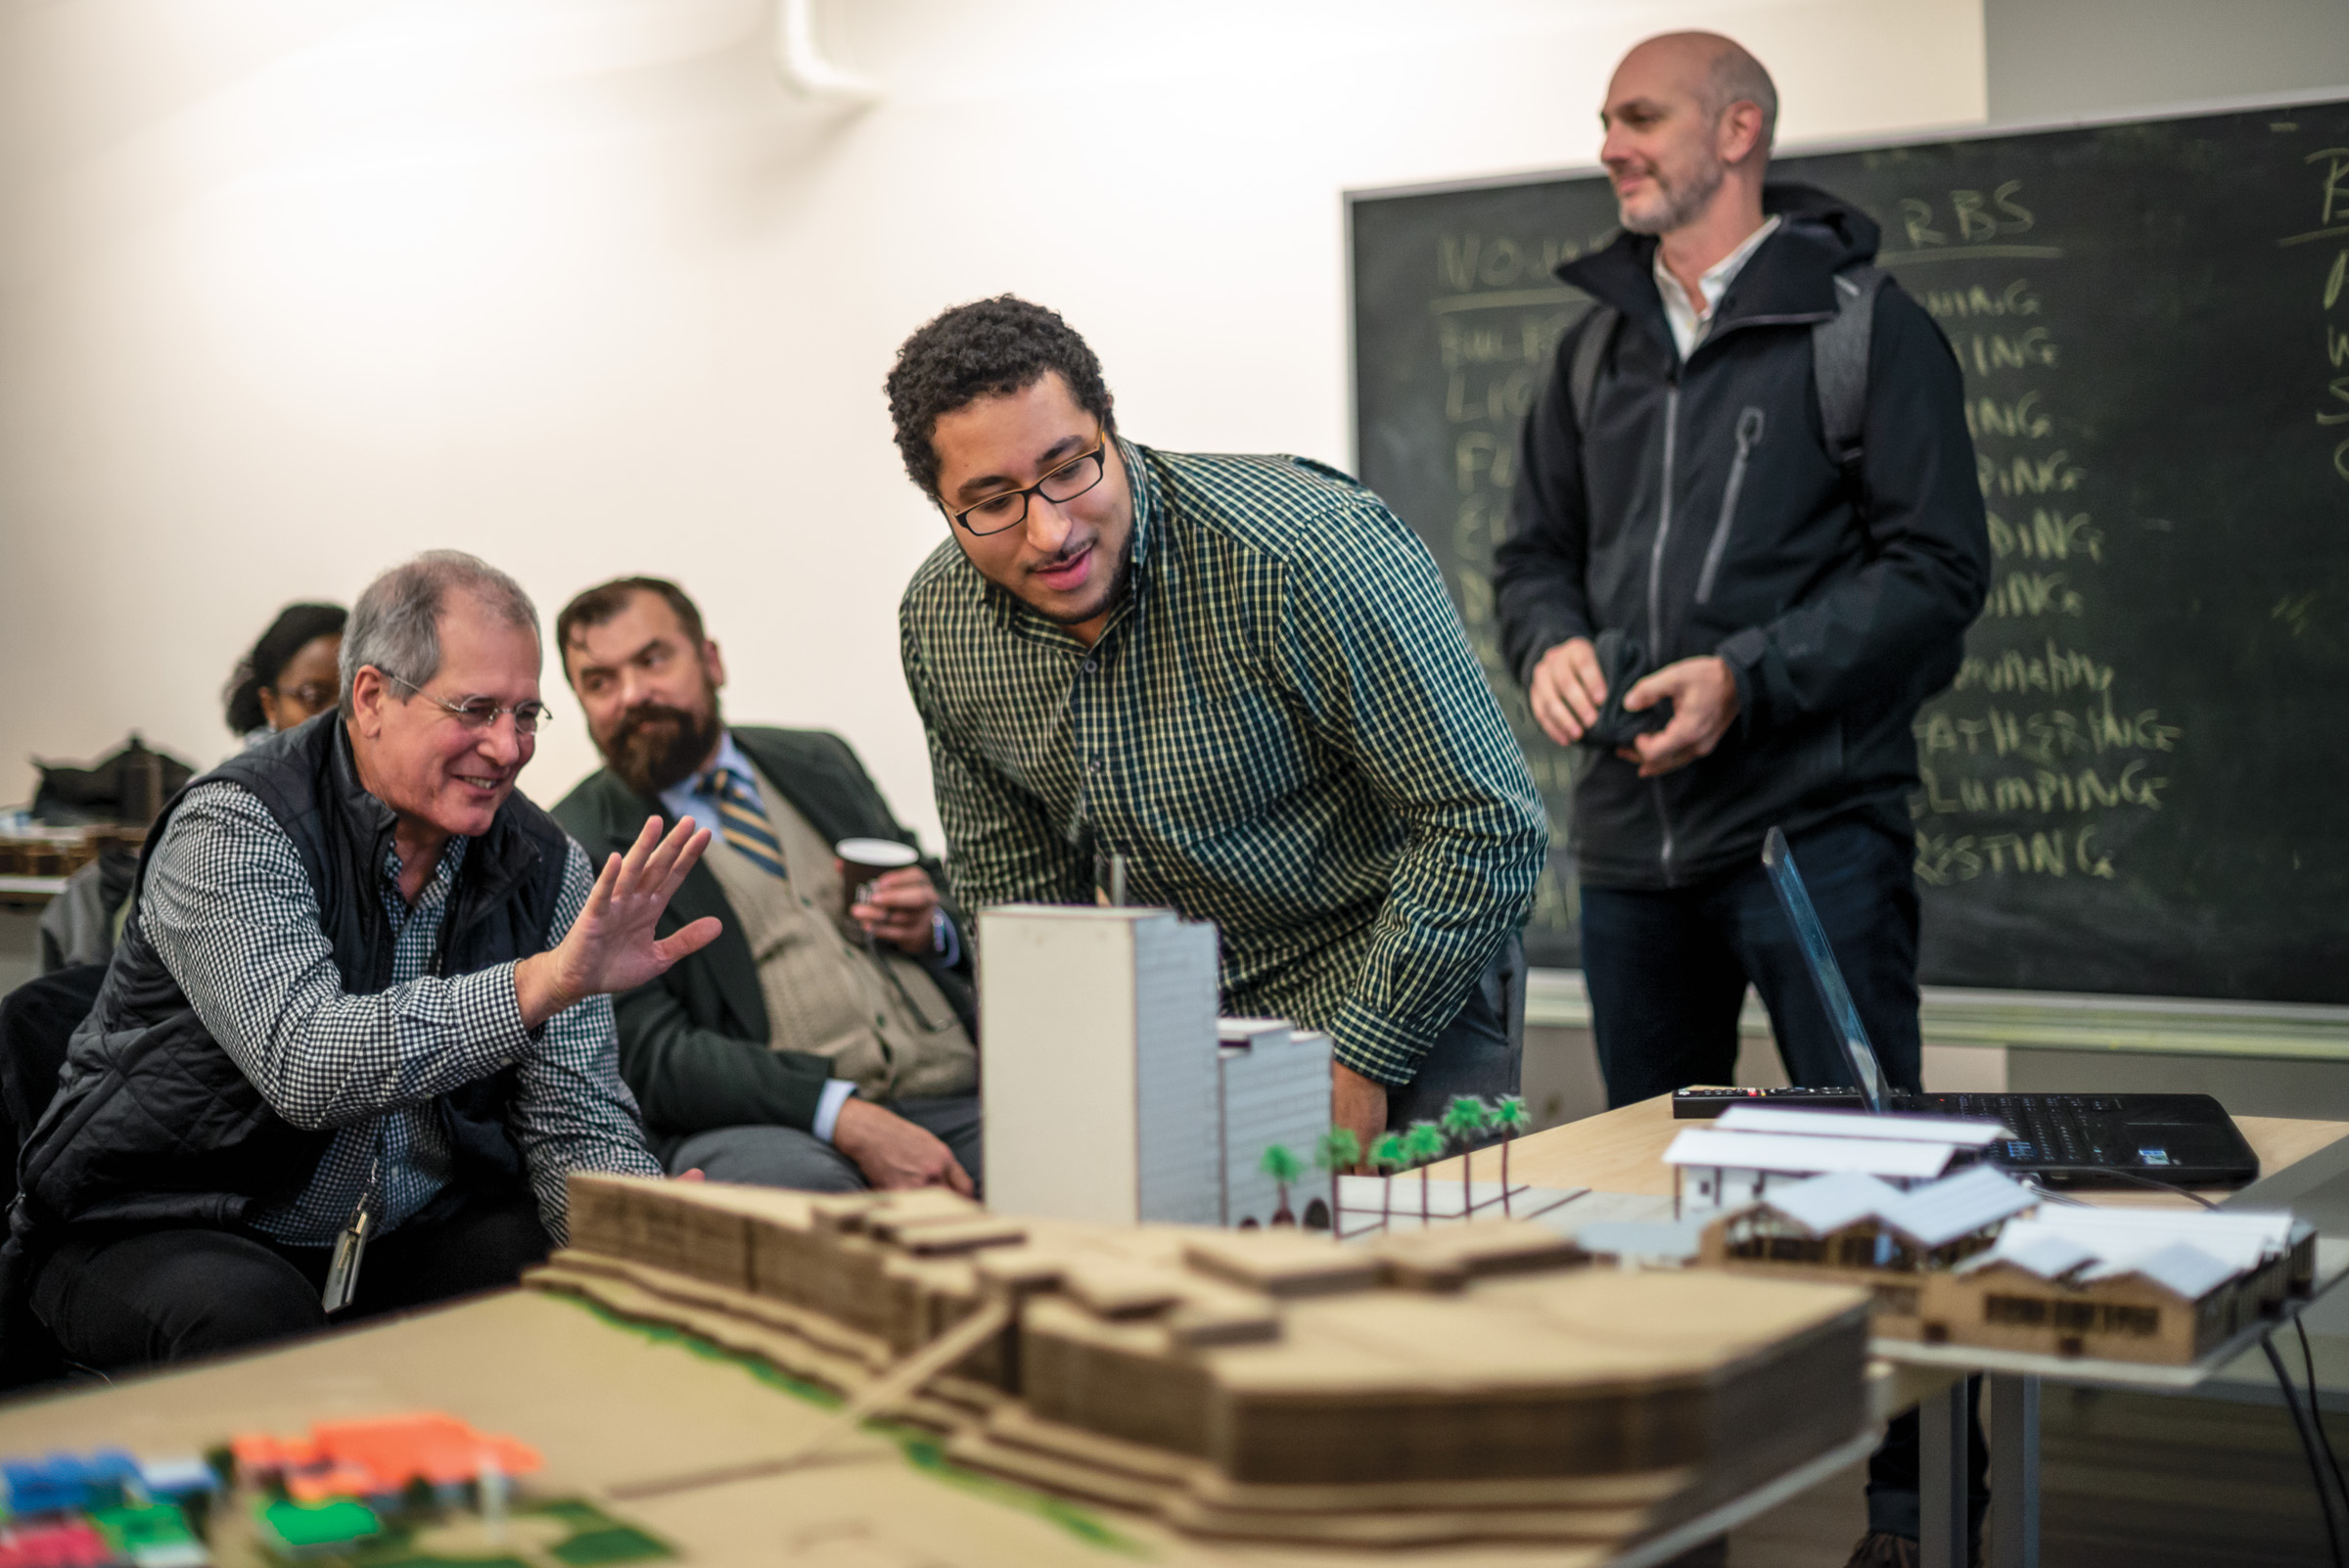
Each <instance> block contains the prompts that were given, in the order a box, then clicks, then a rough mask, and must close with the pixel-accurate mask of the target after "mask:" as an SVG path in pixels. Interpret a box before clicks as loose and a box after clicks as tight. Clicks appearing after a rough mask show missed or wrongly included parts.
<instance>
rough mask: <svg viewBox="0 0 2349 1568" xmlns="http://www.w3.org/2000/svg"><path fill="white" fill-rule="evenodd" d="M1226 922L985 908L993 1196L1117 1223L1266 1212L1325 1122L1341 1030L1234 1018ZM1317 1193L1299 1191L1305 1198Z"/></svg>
mask: <svg viewBox="0 0 2349 1568" xmlns="http://www.w3.org/2000/svg"><path fill="white" fill-rule="evenodd" d="M1217 995H1218V991H1217V966H1216V928H1215V927H1214V926H1213V925H1210V924H1207V923H1204V922H1193V921H1187V920H1183V919H1181V918H1179V917H1178V916H1177V915H1175V914H1174V912H1173V911H1171V910H1166V909H1128V908H1100V907H1094V906H1087V905H1082V904H1079V905H1059V904H1051V905H1046V904H1007V905H1004V906H1003V907H1000V908H994V909H989V910H986V911H984V912H983V913H982V914H981V915H980V917H979V1004H980V1012H981V1029H982V1034H983V1036H984V1038H985V1039H986V1040H987V1070H986V1079H985V1083H984V1084H983V1087H982V1091H981V1101H982V1114H983V1116H984V1118H985V1123H986V1137H987V1151H988V1153H987V1203H988V1207H989V1208H990V1209H992V1210H994V1211H995V1212H996V1213H998V1214H1006V1215H1035V1216H1040V1217H1049V1218H1054V1219H1062V1220H1087V1221H1094V1222H1110V1223H1131V1222H1136V1221H1145V1220H1149V1221H1166V1222H1180V1223H1188V1224H1208V1225H1213V1224H1240V1223H1244V1222H1249V1221H1254V1222H1256V1223H1258V1224H1264V1223H1267V1222H1269V1221H1270V1220H1271V1219H1272V1217H1273V1213H1274V1210H1275V1209H1276V1207H1277V1205H1278V1202H1279V1194H1278V1190H1277V1187H1276V1184H1275V1183H1274V1182H1273V1180H1272V1178H1271V1177H1270V1176H1267V1175H1265V1174H1264V1171H1263V1169H1262V1163H1263V1160H1264V1155H1265V1150H1266V1149H1267V1147H1269V1146H1270V1145H1272V1144H1275V1143H1277V1144H1281V1145H1283V1146H1284V1147H1286V1148H1287V1149H1288V1150H1289V1151H1290V1152H1291V1153H1292V1154H1294V1155H1295V1156H1296V1157H1297V1159H1298V1160H1299V1162H1300V1163H1301V1164H1303V1165H1305V1166H1306V1167H1307V1168H1308V1169H1311V1165H1312V1161H1313V1153H1314V1149H1315V1146H1316V1145H1317V1144H1318V1143H1319V1141H1320V1139H1321V1136H1322V1134H1323V1133H1325V1132H1326V1131H1328V1130H1329V1081H1330V1040H1329V1037H1328V1036H1326V1035H1320V1034H1315V1033H1313V1032H1312V1031H1305V1030H1294V1029H1292V1028H1291V1027H1290V1025H1289V1024H1288V1023H1287V1022H1286V1021H1284V1020H1281V1019H1263V1018H1252V1019H1234V1020H1229V1021H1226V1022H1222V1023H1220V1022H1219V1020H1218V1019H1217V1017H1216V1006H1217ZM1309 1201H1310V1195H1309V1194H1307V1193H1304V1192H1302V1191H1300V1192H1297V1193H1294V1194H1292V1197H1291V1205H1292V1210H1293V1211H1300V1210H1302V1209H1303V1208H1304V1207H1305V1205H1306V1203H1307V1202H1309Z"/></svg>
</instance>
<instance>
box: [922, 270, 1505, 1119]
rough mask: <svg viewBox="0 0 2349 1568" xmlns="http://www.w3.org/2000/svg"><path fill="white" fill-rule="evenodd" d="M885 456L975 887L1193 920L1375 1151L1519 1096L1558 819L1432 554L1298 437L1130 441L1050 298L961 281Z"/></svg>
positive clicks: (1231, 982)
mask: <svg viewBox="0 0 2349 1568" xmlns="http://www.w3.org/2000/svg"><path fill="white" fill-rule="evenodd" d="M889 398H890V409H891V413H892V415H893V417H894V418H895V420H896V424H897V440H898V451H899V454H900V455H901V456H902V457H903V459H904V463H905V469H906V472H907V474H908V475H909V476H911V478H912V480H913V482H914V484H916V485H917V486H919V487H920V488H921V490H922V491H923V492H924V493H925V494H926V495H927V496H929V497H930V499H931V500H932V501H933V503H934V504H936V505H937V506H938V507H939V509H940V510H941V511H942V512H943V513H944V515H945V520H946V527H947V530H948V532H949V535H950V537H949V539H948V541H947V542H944V543H942V544H941V545H940V546H939V548H938V549H937V551H936V552H935V553H933V554H932V555H931V557H930V559H929V561H928V562H926V563H925V564H924V565H923V566H922V568H921V570H920V571H918V572H917V573H915V575H914V578H913V581H912V584H911V585H910V586H909V587H908V588H907V589H906V591H905V597H904V600H903V603H902V604H901V606H900V608H899V612H898V618H899V630H900V638H901V643H902V648H903V654H904V661H905V679H906V683H907V684H908V685H909V686H910V687H911V688H912V692H913V700H914V704H915V706H916V707H917V708H918V709H919V710H920V712H921V715H922V720H923V722H924V724H925V725H926V726H927V728H928V730H929V736H930V757H931V768H932V772H933V775H934V777H935V781H936V785H937V791H938V804H939V811H940V814H941V816H942V817H943V818H944V826H945V832H946V846H947V852H948V862H947V863H948V871H949V874H950V877H951V880H952V883H953V887H954V891H955V893H956V894H957V895H958V897H959V898H960V899H961V901H962V905H963V907H965V908H968V909H978V908H983V907H985V906H987V905H989V904H995V903H1009V902H1022V901H1031V902H1043V903H1068V902H1089V901H1090V900H1091V899H1093V898H1094V896H1095V892H1096V889H1097V888H1099V887H1101V886H1103V885H1104V883H1105V882H1106V881H1107V880H1108V879H1107V878H1104V877H1102V876H1101V875H1100V874H1099V871H1098V868H1099V867H1100V866H1102V865H1104V864H1108V863H1111V862H1112V861H1113V857H1114V858H1115V859H1118V860H1122V861H1123V863H1124V865H1125V867H1126V876H1125V881H1124V891H1125V892H1126V893H1127V894H1128V896H1129V898H1130V899H1131V901H1134V902H1139V903H1149V904H1161V905H1166V906H1170V907H1173V908H1175V909H1178V910H1180V911H1182V913H1184V914H1185V915H1189V916H1191V917H1193V918H1205V919H1211V920H1214V921H1215V922H1216V923H1217V925H1218V926H1219V927H1221V932H1222V965H1223V973H1222V982H1223V999H1224V1005H1225V1007H1226V1008H1227V1009H1229V1010H1231V1011H1234V1012H1242V1013H1261V1014H1273V1015H1278V1016H1282V1017H1287V1018H1292V1019H1296V1020H1298V1021H1300V1022H1302V1023H1304V1024H1307V1025H1309V1026H1312V1027H1313V1028H1316V1029H1323V1030H1327V1031H1329V1032H1330V1034H1331V1035H1332V1036H1333V1037H1334V1038H1335V1040H1336V1044H1337V1065H1336V1067H1335V1069H1334V1074H1333V1082H1332V1084H1331V1090H1332V1111H1333V1116H1334V1118H1335V1120H1336V1121H1337V1122H1338V1123H1339V1124H1340V1125H1341V1126H1344V1127H1347V1128H1349V1129H1351V1130H1354V1131H1355V1133H1356V1134H1357V1135H1358V1137H1359V1139H1360V1140H1361V1142H1362V1143H1363V1145H1364V1146H1365V1147H1366V1146H1367V1145H1368V1143H1369V1141H1370V1139H1371V1137H1372V1136H1373V1135H1374V1134H1375V1133H1377V1132H1378V1131H1379V1130H1383V1129H1385V1128H1387V1127H1389V1126H1392V1125H1399V1124H1401V1123H1403V1122H1405V1121H1411V1120H1418V1119H1424V1118H1429V1117H1432V1116H1435V1115H1438V1114H1440V1112H1441V1110H1442V1108H1443V1106H1444V1105H1445V1103H1446V1102H1447V1101H1448V1100H1449V1099H1450V1098H1451V1096H1453V1095H1457V1094H1495V1093H1507V1092H1512V1091H1514V1090H1515V1089H1516V1087H1517V1079H1518V1062H1519V1049H1520V1038H1521V1036H1520V1030H1519V1028H1518V1021H1519V1017H1520V1009H1519V1008H1518V1006H1517V1005H1516V997H1518V996H1521V995H1522V988H1521V987H1520V986H1518V985H1517V984H1515V981H1516V977H1517V976H1518V974H1519V973H1520V972H1521V969H1520V961H1519V958H1518V944H1517V941H1516V937H1517V930H1518V927H1519V926H1520V925H1521V924H1522V923H1523V921H1524V919H1525V915H1526V912H1527V910H1528V909H1529V908H1530V907H1531V906H1532V902H1533V895H1534V885H1535V880H1536V878H1537V877H1538V875H1539V874H1540V872H1541V869H1542V865H1543V858H1544V856H1545V855H1546V854H1547V853H1548V845H1549V829H1548V825H1547V823H1546V822H1545V820H1544V819H1543V812H1542V805H1541V802H1540V800H1539V798H1538V797H1537V796H1536V795H1535V793H1534V786H1533V780H1532V778H1531V777H1530V776H1529V775H1528V773H1527V771H1526V766H1525V760H1524V758H1523V757H1522V756H1520V755H1519V753H1518V750H1517V743H1516V741H1515V740H1514V739H1512V738H1511V736H1510V734H1509V731H1508V726H1507V725H1506V724H1505V723H1504V722H1503V721H1502V719H1501V715H1500V709H1499V706H1498V704H1497V703H1496V702H1495V701H1494V697H1493V693H1492V691H1491V690H1490V688H1488V687H1487V686H1486V684H1485V679H1484V675H1483V673H1482V671H1481V670H1480V669H1478V666H1477V662H1476V658H1475V655H1474V654H1473V653H1471V652H1470V651H1469V647H1468V639H1467V636H1466V634H1465V633H1464V632H1463V631H1462V630H1461V627H1460V623H1459V618H1458V617H1457V616H1456V615H1455V614H1454V613H1453V610H1452V607H1451V599H1450V598H1449V597H1448V596H1447V595H1446V593H1445V590H1444V584H1443V581H1442V579H1441V578H1440V577H1439V576H1437V573H1436V566H1435V562H1434V560H1433V559H1432V558H1431V557H1430V556H1429V555H1428V553H1427V548H1426V546H1425V545H1423V544H1422V543H1421V542H1420V541H1419V538H1418V536H1417V535H1416V534H1414V533H1412V532H1411V530H1409V529H1408V528H1406V527H1405V526H1404V524H1403V523H1402V522H1400V521H1399V520H1398V519H1397V518H1396V517H1395V515H1394V514H1393V513H1392V512H1390V511H1388V510H1387V508H1386V507H1385V506H1384V505H1383V504H1381V502H1380V501H1379V499H1378V497H1377V496H1375V495H1372V494H1371V493H1370V492H1369V491H1367V490H1365V489H1363V488H1362V487H1361V486H1360V485H1359V484H1355V483H1354V482H1353V481H1352V480H1350V479H1348V478H1347V477H1346V476H1345V475H1343V474H1340V473H1338V472H1336V471H1335V470H1333V469H1328V468H1324V467H1322V466H1321V465H1320V464H1318V463H1313V462H1311V461H1309V460H1307V459H1304V458H1296V457H1198V456H1187V455H1183V454H1179V453H1174V452H1166V451H1160V450H1157V449H1155V448H1152V447H1147V446H1142V445H1138V444H1136V443H1134V442H1131V441H1128V440H1125V439H1123V438H1121V437H1120V436H1119V434H1118V431H1117V428H1116V423H1115V421H1114V420H1113V418H1112V417H1111V401H1110V395H1109V391H1108V388H1107V387H1106V386H1105V385H1104V384H1103V381H1102V376H1101V368H1100V364H1099V362H1098V361H1097V360H1096V359H1095V358H1094V357H1093V353H1092V350H1091V349H1090V348H1089V347H1087V346H1085V343H1084V341H1083V339H1082V338H1080V337H1079V336H1078V335H1077V334H1076V332H1075V331H1073V330H1072V329H1071V328H1070V327H1069V325H1068V323H1067V322H1065V321H1063V320H1062V319H1061V318H1060V317H1059V316H1057V315H1055V314H1054V313H1053V312H1051V311H1049V310H1046V309H1044V308H1042V307H1041V306H1039V305H1035V304H1031V303H1029V302H1028V301H1026V300H1017V299H1013V298H1011V297H1009V296H1005V297H1003V298H1001V299H996V300H981V301H979V302H977V303H975V304H968V305H962V306H959V307H957V308H955V309H952V310H949V311H947V312H945V313H944V315H941V316H940V317H938V318H937V319H936V320H934V321H932V322H930V323H929V324H928V325H927V326H925V327H923V328H922V329H921V330H920V331H918V332H916V333H915V334H914V335H913V336H912V337H911V338H909V339H907V340H906V342H905V345H904V346H903V347H902V348H900V349H899V350H898V362H897V365H896V368H895V369H893V370H892V371H891V373H890V377H889Z"/></svg>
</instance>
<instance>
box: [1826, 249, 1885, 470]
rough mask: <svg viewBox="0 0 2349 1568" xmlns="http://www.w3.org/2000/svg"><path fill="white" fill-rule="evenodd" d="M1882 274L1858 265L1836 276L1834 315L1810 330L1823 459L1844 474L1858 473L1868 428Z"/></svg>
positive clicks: (1872, 268) (1871, 268)
mask: <svg viewBox="0 0 2349 1568" xmlns="http://www.w3.org/2000/svg"><path fill="white" fill-rule="evenodd" d="M1884 281H1885V275H1884V274H1883V273H1882V272H1880V271H1878V270H1877V269H1876V268H1874V267H1872V266H1869V265H1868V264H1867V263H1866V262H1865V261H1863V262H1861V263H1860V264H1859V265H1857V266H1850V267H1846V268H1844V269H1843V270H1842V271H1841V272H1838V273H1836V274H1835V313H1834V314H1833V315H1832V316H1829V317H1828V318H1827V319H1826V320H1824V321H1821V322H1819V324H1818V325H1816V326H1814V327H1813V328H1812V329H1811V373H1812V377H1813V379H1814V380H1815V381H1817V382H1818V384H1819V426H1820V428H1821V429H1823V430H1824V431H1825V432H1826V435H1827V455H1828V456H1829V457H1832V458H1833V459H1834V460H1835V465H1836V467H1838V468H1840V469H1842V470H1843V471H1844V473H1846V474H1847V475H1848V474H1856V473H1858V472H1859V469H1860V459H1861V455H1862V453H1861V449H1860V438H1861V433H1862V432H1863V431H1864V430H1865V428H1866V425H1867V354H1868V346H1869V344H1870V342H1871V341H1872V340H1873V339H1874V337H1875V330H1876V293H1877V291H1878V290H1880V289H1882V288H1883V287H1884Z"/></svg>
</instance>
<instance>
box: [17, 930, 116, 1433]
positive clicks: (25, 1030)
mask: <svg viewBox="0 0 2349 1568" xmlns="http://www.w3.org/2000/svg"><path fill="white" fill-rule="evenodd" d="M105 981H106V965H104V964H76V965H74V966H73V967H72V968H70V969H60V970H58V971H57V972H56V973H55V974H50V975H43V976H41V978H40V979H38V980H32V981H27V982H25V983H24V984H23V985H22V986H19V987H18V988H17V989H16V990H15V991H12V992H9V993H8V995H7V996H6V997H0V1210H5V1208H6V1206H7V1205H8V1204H10V1203H13V1202H15V1201H16V1196H17V1157H18V1155H19V1153H20V1152H21V1151H22V1150H23V1144H24V1138H25V1135H26V1134H27V1133H29V1132H30V1131H31V1130H32V1129H33V1125H34V1124H35V1123H37V1122H39V1121H40V1119H41V1113H42V1112H44V1111H46V1110H47V1109H48V1108H49V1101H50V1100H51V1099H52V1098H54V1097H55V1096H56V1094H57V1075H58V1073H59V1071H60V1070H61V1069H63V1068H64V1066H65V1064H66V1042H67V1041H68V1040H69V1039H71V1038H72V1037H73V1031H74V1029H75V1027H76V1026H77V1025H79V1024H80V1023H81V1021H82V1020H83V1019H84V1018H86V1017H88V1016H89V1012H90V1008H91V1006H92V1005H93V1004H95V1003H96V1002H97V1000H98V988H99V987H100V986H101V985H103V984H104V983H105ZM0 1310H4V1311H5V1316H0V1389H17V1388H23V1387H25V1386H26V1385H28V1384H32V1383H45V1382H49V1381H51V1380H52V1379H54V1378H58V1377H62V1376H63V1375H65V1372H66V1366H65V1363H64V1361H63V1360H62V1359H61V1358H60V1356H59V1354H58V1348H57V1343H56V1341H55V1340H53V1339H51V1338H50V1336H49V1332H48V1330H47V1329H45V1328H44V1327H42V1326H41V1323H40V1320H39V1319H38V1318H36V1317H34V1316H33V1315H32V1314H31V1313H30V1312H28V1311H27V1310H26V1309H25V1307H24V1304H23V1302H21V1301H20V1302H15V1303H7V1304H0Z"/></svg>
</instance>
